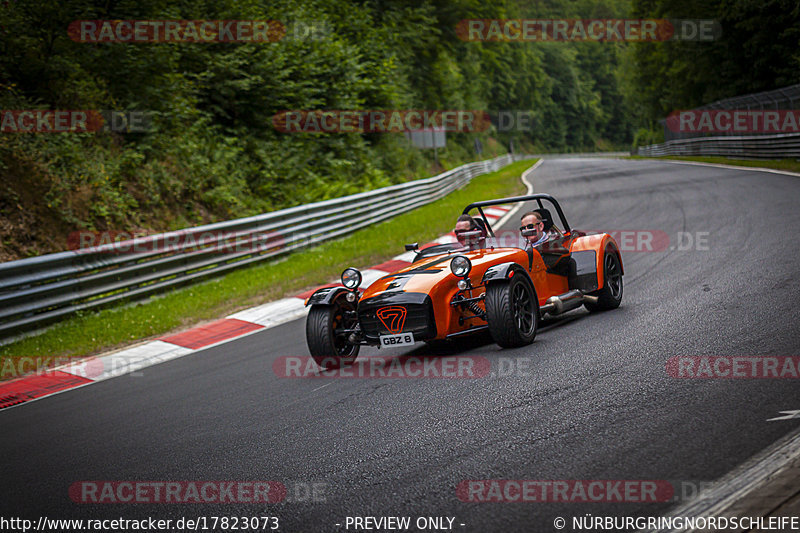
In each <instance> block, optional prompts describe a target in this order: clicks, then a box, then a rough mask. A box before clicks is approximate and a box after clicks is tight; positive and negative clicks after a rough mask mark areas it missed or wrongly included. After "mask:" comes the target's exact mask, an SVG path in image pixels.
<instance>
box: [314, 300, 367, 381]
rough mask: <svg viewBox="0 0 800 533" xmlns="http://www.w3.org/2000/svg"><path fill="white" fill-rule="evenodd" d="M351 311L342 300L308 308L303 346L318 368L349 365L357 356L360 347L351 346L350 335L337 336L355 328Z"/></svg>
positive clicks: (352, 308) (355, 321) (356, 345)
mask: <svg viewBox="0 0 800 533" xmlns="http://www.w3.org/2000/svg"><path fill="white" fill-rule="evenodd" d="M346 304H347V305H346ZM354 310H355V307H354V306H352V305H349V304H348V302H346V301H345V300H344V299H343V298H339V299H337V300H336V301H334V303H333V304H331V305H312V306H311V309H310V310H309V312H308V319H307V320H306V343H307V344H308V351H309V352H311V357H313V358H314V361H316V363H317V364H318V365H319V366H320V368H323V369H328V368H339V367H341V366H343V365H349V364H352V363H353V361H355V360H356V357H358V350H359V348H361V345H359V344H352V343H351V342H350V341H349V340H348V336H349V333H337V331H339V330H342V329H352V328H353V327H355V325H356V323H357V322H358V320H357V319H356V317H355V316H354V313H350V312H352V311H354Z"/></svg>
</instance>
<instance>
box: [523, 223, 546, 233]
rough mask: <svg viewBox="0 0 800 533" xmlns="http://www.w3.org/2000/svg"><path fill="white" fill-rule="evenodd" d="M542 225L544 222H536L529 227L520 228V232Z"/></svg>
mask: <svg viewBox="0 0 800 533" xmlns="http://www.w3.org/2000/svg"><path fill="white" fill-rule="evenodd" d="M539 224H542V222H536V223H535V224H528V225H527V226H520V228H519V230H520V231H525V230H526V229H536V226H538V225H539Z"/></svg>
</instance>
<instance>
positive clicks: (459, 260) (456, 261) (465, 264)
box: [450, 255, 472, 278]
mask: <svg viewBox="0 0 800 533" xmlns="http://www.w3.org/2000/svg"><path fill="white" fill-rule="evenodd" d="M470 270H472V263H471V262H470V260H469V259H467V258H466V257H464V256H463V255H457V256H455V257H454V258H453V259H452V261H450V272H452V273H453V274H455V275H456V276H458V277H459V278H463V277H466V276H468V275H469V271H470Z"/></svg>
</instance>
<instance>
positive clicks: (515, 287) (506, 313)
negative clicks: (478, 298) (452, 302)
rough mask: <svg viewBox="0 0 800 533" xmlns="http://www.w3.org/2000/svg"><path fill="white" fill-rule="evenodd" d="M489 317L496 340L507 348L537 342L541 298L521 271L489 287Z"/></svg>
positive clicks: (488, 320)
mask: <svg viewBox="0 0 800 533" xmlns="http://www.w3.org/2000/svg"><path fill="white" fill-rule="evenodd" d="M486 321H487V322H488V324H489V333H491V335H492V338H493V339H494V342H496V343H497V344H499V345H500V346H502V347H503V348H516V347H518V346H525V345H526V344H530V343H532V342H533V339H534V337H536V329H537V328H538V327H539V301H538V300H537V299H536V291H534V290H533V288H532V287H531V286H530V284H529V283H528V281H527V280H526V279H525V278H523V276H522V275H521V274H517V275H516V276H514V277H513V278H511V279H510V280H508V281H500V282H494V283H490V284H489V285H488V286H487V287H486Z"/></svg>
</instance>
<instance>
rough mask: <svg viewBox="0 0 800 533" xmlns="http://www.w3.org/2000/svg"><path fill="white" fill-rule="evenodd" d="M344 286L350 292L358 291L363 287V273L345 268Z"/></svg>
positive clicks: (343, 275)
mask: <svg viewBox="0 0 800 533" xmlns="http://www.w3.org/2000/svg"><path fill="white" fill-rule="evenodd" d="M342 285H344V286H345V287H347V288H348V289H350V290H354V289H357V288H358V287H359V285H361V272H359V271H358V270H356V269H355V268H352V267H350V268H345V269H344V272H342Z"/></svg>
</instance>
